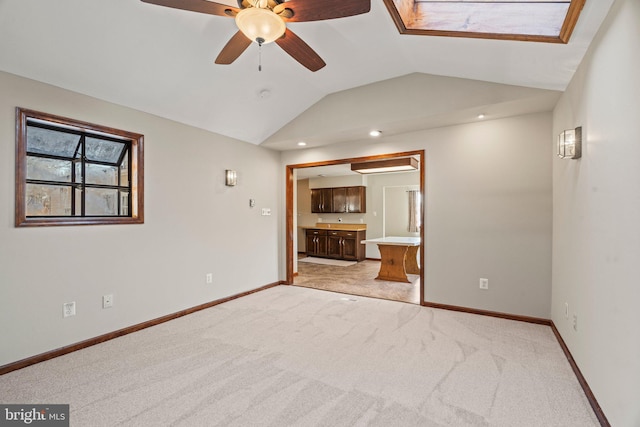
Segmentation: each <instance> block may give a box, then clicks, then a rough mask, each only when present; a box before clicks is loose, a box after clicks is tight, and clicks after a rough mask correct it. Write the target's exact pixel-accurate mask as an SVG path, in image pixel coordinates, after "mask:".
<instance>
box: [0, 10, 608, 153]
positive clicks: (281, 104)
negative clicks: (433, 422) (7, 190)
mask: <svg viewBox="0 0 640 427" xmlns="http://www.w3.org/2000/svg"><path fill="white" fill-rule="evenodd" d="M309 1H312V0H309ZM345 1H347V0H345ZM613 1H614V0H587V1H586V4H585V6H584V9H583V11H582V13H581V16H580V19H579V21H578V23H577V25H576V27H575V30H574V32H573V35H572V37H571V40H570V41H569V43H568V44H553V43H533V42H522V41H505V40H482V39H468V38H457V37H456V38H450V37H433V36H420V35H403V34H400V33H399V32H398V29H397V28H396V26H395V24H394V22H393V20H392V18H391V16H390V14H389V12H388V11H387V9H386V7H385V5H384V3H383V0H372V4H371V11H370V12H369V13H367V14H364V15H359V16H354V17H349V18H341V19H336V20H331V21H319V22H300V23H290V24H288V27H289V28H290V29H291V30H293V31H295V33H296V34H297V35H298V36H300V37H301V38H303V39H304V40H305V41H306V42H307V43H308V44H309V45H310V46H311V47H312V48H313V49H314V50H315V51H316V52H317V53H318V54H319V55H320V56H321V57H322V58H323V59H324V60H325V62H326V63H327V66H326V67H324V68H322V69H321V70H319V71H317V72H315V73H312V72H310V71H309V70H307V69H306V68H304V67H302V66H300V65H299V64H298V63H297V62H295V60H293V59H292V58H291V57H290V56H288V55H287V54H286V53H285V52H284V51H282V50H281V49H279V47H278V46H276V45H275V44H273V43H272V44H268V45H264V46H263V47H262V52H261V62H262V71H258V46H257V44H254V45H252V46H250V47H249V48H248V49H247V50H246V51H245V52H244V53H243V54H242V55H241V56H240V57H239V58H238V59H237V60H236V61H235V62H234V63H233V64H231V65H216V64H214V63H213V60H214V59H215V57H216V56H217V55H218V53H219V51H220V50H221V49H222V47H223V46H224V45H225V44H226V42H227V40H228V39H229V38H230V37H231V36H232V35H233V34H234V33H235V32H236V30H237V29H236V27H235V23H234V21H233V20H232V19H227V18H225V17H219V16H210V15H204V14H199V13H194V12H187V11H181V10H176V9H170V8H165V7H160V6H155V5H150V4H146V3H143V2H141V1H139V0H119V1H103V0H56V1H42V0H0V70H2V71H6V72H9V73H13V74H17V75H21V76H24V77H27V78H31V79H34V80H38V81H42V82H45V83H49V84H52V85H55V86H59V87H62V88H65V89H69V90H72V91H76V92H80V93H83V94H86V95H90V96H93V97H96V98H99V99H103V100H106V101H110V102H113V103H116V104H120V105H124V106H128V107H131V108H135V109H138V110H142V111H145V112H149V113H152V114H155V115H158V116H161V117H165V118H168V119H171V120H175V121H178V122H182V123H185V124H189V125H192V126H196V127H199V128H203V129H206V130H209V131H212V132H215V133H218V134H221V135H226V136H229V137H232V138H236V139H239V140H242V141H246V142H249V143H252V144H263V145H265V146H268V147H271V148H274V149H279V150H286V149H292V148H294V147H295V142H296V141H298V140H309V141H311V142H312V143H313V144H315V145H321V144H328V143H336V142H342V141H347V140H353V139H362V138H363V135H362V133H361V132H363V131H368V130H369V128H370V127H371V126H375V127H376V128H381V129H383V130H385V131H386V132H390V133H400V132H406V131H411V130H415V129H417V128H420V127H429V126H440V125H443V124H452V123H459V122H465V121H469V120H470V117H471V115H473V114H476V113H477V112H478V111H479V110H483V111H494V112H495V114H496V117H498V116H501V115H502V116H504V115H508V114H513V113H514V112H515V113H517V112H518V111H520V112H529V111H532V110H536V109H537V110H544V109H546V110H547V111H548V110H549V109H550V108H552V107H553V103H554V102H555V99H556V98H555V97H556V96H557V92H556V91H562V90H564V89H565V87H566V85H567V84H568V83H569V81H570V79H571V77H572V76H573V73H574V72H575V70H576V68H577V67H578V65H579V63H580V61H581V59H582V57H583V55H584V53H585V52H586V49H587V47H588V46H589V43H590V42H591V40H592V38H593V36H594V35H595V33H596V32H597V30H598V28H599V27H600V25H601V23H602V21H603V20H604V18H605V17H606V14H607V12H608V10H609V8H610V7H611V4H612V3H613ZM221 2H223V3H227V1H221ZM228 4H230V5H234V6H235V5H236V3H235V2H233V1H232V0H231V1H229V2H228ZM502 85H507V86H502ZM456 88H457V89H456ZM444 90H446V93H444V92H443V91H444ZM451 99H454V100H455V102H449V101H450V100H451ZM446 100H449V101H446ZM346 107H349V108H350V110H348V111H353V113H352V114H347V115H345V114H344V111H345V110H344V109H345V108H346ZM340 111H342V113H341V114H340V116H339V117H338V112H340ZM332 112H333V114H334V115H336V117H335V120H333V121H331V123H332V124H333V126H332V125H330V124H329V125H328V120H327V119H328V118H331V117H332V116H331V114H332ZM50 113H53V114H55V113H56V112H55V111H51V112H50ZM349 116H352V117H349ZM320 123H321V124H322V126H320V125H319V124H320ZM385 127H386V129H385Z"/></svg>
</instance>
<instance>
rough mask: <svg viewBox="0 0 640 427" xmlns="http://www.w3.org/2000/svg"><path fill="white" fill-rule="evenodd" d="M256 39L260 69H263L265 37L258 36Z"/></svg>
mask: <svg viewBox="0 0 640 427" xmlns="http://www.w3.org/2000/svg"><path fill="white" fill-rule="evenodd" d="M256 41H257V42H258V71H262V43H264V39H263V38H262V37H258V38H257V39H256Z"/></svg>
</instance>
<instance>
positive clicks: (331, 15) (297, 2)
mask: <svg viewBox="0 0 640 427" xmlns="http://www.w3.org/2000/svg"><path fill="white" fill-rule="evenodd" d="M284 9H291V10H292V11H293V16H292V17H289V18H287V17H284V16H283V19H284V20H285V21H287V22H308V21H322V20H325V19H336V18H344V17H347V16H354V15H360V14H362V13H367V12H369V10H371V0H322V1H317V2H314V1H309V0H289V1H286V2H284V3H281V4H279V5H278V6H276V8H274V12H276V13H279V12H281V11H282V10H284Z"/></svg>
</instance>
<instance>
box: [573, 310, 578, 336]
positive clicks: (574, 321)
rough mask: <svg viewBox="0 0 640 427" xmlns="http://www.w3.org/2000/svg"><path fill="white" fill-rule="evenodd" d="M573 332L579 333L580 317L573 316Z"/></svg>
mask: <svg viewBox="0 0 640 427" xmlns="http://www.w3.org/2000/svg"><path fill="white" fill-rule="evenodd" d="M573 330H574V331H576V332H578V315H577V314H574V315H573Z"/></svg>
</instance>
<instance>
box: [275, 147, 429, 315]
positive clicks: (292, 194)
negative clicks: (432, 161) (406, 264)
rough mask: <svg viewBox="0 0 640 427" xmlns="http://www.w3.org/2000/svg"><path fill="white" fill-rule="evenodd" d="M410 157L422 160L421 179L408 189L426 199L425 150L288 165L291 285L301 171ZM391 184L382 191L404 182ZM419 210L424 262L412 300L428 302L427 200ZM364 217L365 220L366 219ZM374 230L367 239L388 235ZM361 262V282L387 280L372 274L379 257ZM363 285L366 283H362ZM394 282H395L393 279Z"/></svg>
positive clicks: (288, 274)
mask: <svg viewBox="0 0 640 427" xmlns="http://www.w3.org/2000/svg"><path fill="white" fill-rule="evenodd" d="M406 157H413V158H415V159H417V160H418V162H419V168H418V172H417V175H418V179H417V181H418V182H417V183H415V185H413V186H412V187H413V188H410V189H409V188H408V187H407V190H406V191H414V192H415V191H417V192H418V194H419V199H420V200H422V201H425V200H426V199H425V167H424V159H425V152H424V150H417V151H407V152H401V153H389V154H382V155H376V156H367V157H356V158H346V159H339V160H328V161H320V162H313V163H302V164H293V165H287V166H286V283H287V284H289V285H294V284H296V283H295V280H296V275H297V272H298V271H299V264H298V244H299V243H300V239H299V238H298V229H299V224H298V209H297V194H296V193H297V184H298V183H297V179H296V178H297V175H298V173H307V172H309V171H310V170H311V169H309V168H316V169H317V170H321V169H322V168H325V167H329V166H339V165H342V166H344V165H349V164H351V163H362V162H369V161H377V160H385V159H395V158H406ZM387 187H388V188H385V189H384V191H383V192H382V193H386V192H387V191H392V192H396V191H397V188H396V187H400V186H397V185H389V186H387ZM402 191H404V190H402ZM380 197H381V198H382V199H384V196H383V194H381V195H380ZM385 209H389V207H388V206H382V207H381V208H380V212H377V211H375V212H368V213H367V215H373V216H376V215H377V214H380V215H381V216H383V211H384V210H385ZM419 212H420V214H419V219H420V222H421V224H423V225H422V226H421V227H419V230H418V232H417V236H418V237H419V246H418V248H419V249H418V251H417V262H418V264H419V266H420V268H419V274H418V275H416V276H417V277H418V291H417V298H414V300H413V301H411V302H413V303H418V304H421V305H424V301H425V296H424V291H425V283H424V281H425V269H426V265H425V250H424V247H425V245H424V236H425V226H424V224H425V221H424V212H425V203H421V204H420V209H419ZM326 216H330V215H326ZM338 220H340V221H342V219H341V218H338ZM360 220H361V221H362V219H360ZM382 224H383V225H381V227H382V229H383V230H384V229H385V228H392V227H388V226H387V225H384V223H382ZM370 230H371V231H370V232H369V234H367V239H371V238H379V237H386V236H385V235H384V231H382V232H380V230H376V229H373V228H372V229H370ZM371 233H374V234H375V235H372V234H371ZM381 234H382V235H381ZM376 246H377V245H375V244H367V247H372V249H370V250H369V249H367V250H369V251H370V252H371V253H377V250H376V249H377V248H376ZM414 252H415V251H414ZM375 255H377V254H375ZM376 262H377V264H376ZM301 264H302V263H301ZM358 264H359V265H358V267H359V268H360V269H361V270H362V272H361V275H360V280H359V282H366V281H367V280H369V279H370V280H371V282H370V283H372V284H376V283H378V284H382V282H383V281H377V282H376V280H375V274H374V276H371V274H372V273H371V267H370V266H369V269H368V270H367V268H366V267H367V264H369V265H371V264H374V265H375V266H376V267H375V268H374V271H375V270H376V269H377V268H379V267H378V266H379V265H380V262H379V261H376V258H375V257H371V258H368V259H366V260H365V261H363V262H362V264H361V263H358ZM357 275H358V273H356V276H357ZM360 285H363V286H366V283H360ZM391 285H393V283H392V284H391ZM338 292H343V293H350V292H345V291H344V290H339V291H338ZM359 295H362V294H359ZM365 296H369V295H365ZM374 297H377V296H374ZM379 298H384V299H395V298H393V297H385V296H379Z"/></svg>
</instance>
